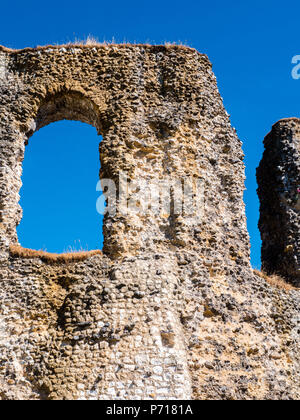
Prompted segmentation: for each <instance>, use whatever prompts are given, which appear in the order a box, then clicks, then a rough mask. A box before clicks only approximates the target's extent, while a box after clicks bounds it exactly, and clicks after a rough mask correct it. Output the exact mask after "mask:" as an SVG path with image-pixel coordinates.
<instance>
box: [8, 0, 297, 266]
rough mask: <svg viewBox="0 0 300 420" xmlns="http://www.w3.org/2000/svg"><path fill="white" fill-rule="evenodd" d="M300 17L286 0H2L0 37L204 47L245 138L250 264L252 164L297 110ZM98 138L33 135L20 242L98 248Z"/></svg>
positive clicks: (59, 129) (82, 131)
mask: <svg viewBox="0 0 300 420" xmlns="http://www.w3.org/2000/svg"><path fill="white" fill-rule="evenodd" d="M299 15H300V3H299V1H289V0H286V1H284V2H281V1H280V2H279V1H276V0H272V1H270V0H267V1H263V0H261V1H258V0H252V1H244V0H243V1H242V0H241V1H230V0H228V1H226V2H225V1H223V0H222V1H214V0H211V1H201V0H200V1H196V0H194V1H191V0H185V1H178V0H172V1H170V0H167V1H163V0H160V1H157V0H152V1H151V2H149V1H142V0H139V1H130V0H128V1H126V2H125V1H119V0H114V1H113V2H109V1H107V0H106V1H102V0H97V1H93V0H90V1H89V2H87V3H83V2H82V1H81V2H76V1H62V0H61V1H56V0H54V1H52V2H49V3H47V2H41V1H39V2H37V1H30V0H29V1H26V2H23V1H22V2H21V1H14V2H2V3H1V18H2V19H1V26H0V43H1V44H3V45H5V46H7V47H12V48H23V47H27V46H36V45H44V44H51V43H64V42H68V41H72V40H74V39H75V38H84V37H86V36H88V35H89V34H91V35H94V36H95V37H97V38H98V39H99V40H100V41H103V40H112V39H115V41H116V42H122V41H124V40H125V41H128V42H139V43H143V42H150V43H158V44H159V43H164V42H165V41H169V42H183V43H185V44H188V45H190V46H192V47H195V48H197V49H198V50H199V51H200V52H202V53H206V54H207V55H208V56H209V58H210V60H211V61H212V63H213V69H214V72H215V74H216V76H217V79H218V85H219V89H220V91H221V94H222V96H223V98H224V103H225V107H226V109H227V111H228V112H229V113H230V114H231V121H232V124H233V125H234V127H235V128H236V129H237V132H238V135H239V137H240V138H241V140H242V141H243V144H244V145H243V149H244V152H245V155H246V159H245V162H246V175H247V181H246V187H247V191H246V193H245V201H246V206H247V217H248V228H249V232H250V235H251V243H252V263H253V265H254V266H256V267H257V266H259V265H260V238H259V233H258V229H257V221H258V200H257V196H256V181H255V169H256V167H257V165H258V163H259V160H260V158H261V156H262V150H263V149H262V141H263V138H264V136H265V135H266V134H267V132H268V131H269V130H270V128H271V125H272V124H273V123H274V122H276V121H277V120H278V119H280V118H283V117H289V116H299V94H300V80H298V81H296V80H293V79H292V77H291V69H292V64H291V59H292V57H293V56H294V55H296V54H300V43H299ZM98 141H99V138H97V135H96V130H95V129H93V128H92V127H89V126H87V125H84V124H81V123H75V122H74V123H73V122H60V123H56V124H52V125H50V126H48V127H45V128H43V129H42V130H41V131H40V132H38V133H36V134H35V135H34V136H33V137H32V138H31V143H30V145H29V146H28V150H27V153H26V160H25V163H24V177H23V180H24V187H23V189H22V206H23V208H24V219H23V221H22V224H21V226H20V228H19V236H20V240H21V243H22V244H23V245H24V246H29V247H33V248H41V247H45V248H47V249H48V250H49V251H63V250H64V249H66V248H67V247H68V246H76V244H75V241H77V240H79V239H80V240H81V244H82V246H83V247H86V245H87V246H88V247H89V248H94V247H98V244H99V238H100V235H99V228H98V224H99V216H98V215H97V213H96V209H95V201H96V197H97V194H96V192H95V185H96V182H97V176H98V170H99V167H98V166H99V163H98ZM87 145H89V148H87ZM53 168H55V171H53ZM78 168H80V170H78ZM87 183H89V187H88V189H87V185H88V184H87ZM83 186H84V188H83ZM83 190H84V191H83ZM44 221H47V226H46V227H45V224H44Z"/></svg>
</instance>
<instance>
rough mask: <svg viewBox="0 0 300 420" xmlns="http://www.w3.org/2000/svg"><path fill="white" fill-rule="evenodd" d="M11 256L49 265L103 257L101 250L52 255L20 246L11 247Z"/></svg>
mask: <svg viewBox="0 0 300 420" xmlns="http://www.w3.org/2000/svg"><path fill="white" fill-rule="evenodd" d="M9 250H10V254H11V256H13V257H21V258H40V259H41V260H42V261H45V262H49V263H70V262H77V261H84V260H86V259H87V258H89V257H92V256H93V255H102V252H101V251H100V250H99V249H95V250H93V251H78V252H75V251H72V252H68V253H65V254H52V253H51V252H46V251H36V250H34V249H29V248H23V247H22V246H20V245H11V246H10V248H9Z"/></svg>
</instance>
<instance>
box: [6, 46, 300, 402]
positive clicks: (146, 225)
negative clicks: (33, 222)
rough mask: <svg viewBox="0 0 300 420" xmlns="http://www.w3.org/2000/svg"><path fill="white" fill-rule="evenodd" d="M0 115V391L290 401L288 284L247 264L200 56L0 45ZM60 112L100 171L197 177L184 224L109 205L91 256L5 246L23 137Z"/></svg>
mask: <svg viewBox="0 0 300 420" xmlns="http://www.w3.org/2000/svg"><path fill="white" fill-rule="evenodd" d="M0 115H1V119H0V158H1V166H0V169H1V175H0V241H1V242H0V251H1V253H0V257H1V258H0V276H1V277H0V278H1V280H0V281H1V288H0V299H1V300H0V302H1V309H0V398H2V399H36V400H38V399H107V398H108V399H118V398H127V399H133V398H137V399H138V398H143V399H157V398H163V399H169V398H171V399H172V398H178V399H188V398H198V399H208V398H212V399H217V398H221V399H256V398H277V399H284V398H299V396H300V394H299V294H298V291H297V290H291V291H284V290H278V289H276V288H273V287H272V286H270V285H269V284H268V283H267V282H266V281H265V280H264V279H263V278H261V277H258V276H256V275H255V274H254V273H253V272H252V269H251V267H250V263H249V238H248V234H247V230H246V219H245V212H244V203H243V189H244V166H243V153H242V150H241V143H240V141H239V140H238V138H237V136H236V133H235V131H234V130H233V129H232V128H231V125H230V121H229V117H228V114H227V113H226V112H225V110H224V107H223V104H222V99H221V97H220V95H219V92H218V89H217V85H216V80H215V77H214V74H213V73H212V70H211V64H210V62H209V61H208V59H207V57H206V56H204V55H202V54H199V53H198V52H197V51H195V50H193V49H189V48H185V47H176V46H171V47H161V46H147V45H109V46H94V47H93V46H89V47H79V46H68V47H45V48H39V49H25V50H21V51H11V50H7V49H5V48H3V47H2V48H1V49H0ZM61 119H72V120H80V121H83V122H86V123H89V124H92V125H94V126H95V127H96V128H97V130H98V132H99V133H100V134H101V135H102V136H103V141H102V142H101V147H100V160H101V174H100V176H101V178H109V179H113V180H116V181H117V180H118V178H119V173H120V171H122V172H124V173H126V174H127V177H128V179H129V180H130V181H131V182H134V181H141V180H143V181H145V182H146V183H149V182H150V181H157V182H158V181H160V180H162V179H163V180H164V179H168V177H170V176H171V177H173V178H175V179H177V180H181V179H183V178H184V177H186V176H188V177H192V178H194V179H195V180H200V181H201V182H202V184H203V194H204V197H203V200H201V206H202V207H201V212H202V213H203V215H202V217H201V218H200V219H199V220H198V223H197V224H193V223H190V220H189V219H188V218H187V217H184V215H183V216H178V215H176V214H174V212H172V211H173V210H172V208H171V211H170V214H161V213H155V212H149V213H147V214H143V215H142V214H140V213H135V214H130V215H128V216H127V217H124V215H123V214H122V213H121V212H120V211H117V213H116V215H115V216H113V217H112V216H109V215H107V216H106V217H105V220H104V248H103V255H89V256H87V258H86V259H84V260H82V261H66V262H53V261H48V260H47V259H45V258H42V257H37V256H34V255H32V256H31V257H30V254H29V256H27V257H25V256H24V255H22V253H21V254H20V255H16V253H13V252H12V251H11V250H12V248H11V246H12V245H14V244H16V243H18V239H17V235H16V226H17V225H18V223H19V222H20V220H21V216H22V210H21V208H20V206H19V204H18V201H19V191H20V187H21V173H22V161H23V157H24V148H25V144H27V143H28V146H26V147H29V148H30V137H31V135H32V134H34V132H35V131H37V130H39V129H41V128H42V127H43V126H45V125H47V124H49V123H52V122H55V121H58V120H61ZM83 147H84V139H83Z"/></svg>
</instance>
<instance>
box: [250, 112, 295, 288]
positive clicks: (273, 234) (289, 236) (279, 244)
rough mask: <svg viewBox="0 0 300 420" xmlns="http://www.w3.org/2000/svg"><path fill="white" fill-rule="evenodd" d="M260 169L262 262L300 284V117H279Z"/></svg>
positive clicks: (270, 271) (264, 266)
mask: <svg viewBox="0 0 300 420" xmlns="http://www.w3.org/2000/svg"><path fill="white" fill-rule="evenodd" d="M264 144H265V152H264V156H263V159H262V161H261V163H260V166H259V168H258V170H257V180H258V185H259V188H258V195H259V198H260V203H261V208H260V222H259V228H260V231H261V235H262V241H263V245H262V265H263V268H264V270H265V271H266V272H268V273H277V274H279V275H282V276H283V277H285V278H286V279H287V280H288V281H290V282H292V283H294V284H295V285H297V286H299V285H300V120H299V119H297V118H290V119H285V120H281V121H278V123H276V124H275V125H274V126H273V128H272V131H271V132H270V133H269V134H268V135H267V136H266V138H265V141H264Z"/></svg>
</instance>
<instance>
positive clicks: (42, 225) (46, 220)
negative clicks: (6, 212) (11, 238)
mask: <svg viewBox="0 0 300 420" xmlns="http://www.w3.org/2000/svg"><path fill="white" fill-rule="evenodd" d="M100 140H101V137H100ZM99 170H100V159H99V136H97V131H96V129H95V128H94V127H92V126H90V125H88V124H85V123H81V122H78V121H58V122H55V123H52V124H50V125H47V126H46V127H43V128H42V129H41V130H39V131H38V132H36V133H35V134H34V135H33V136H32V137H31V138H30V139H29V144H28V145H27V146H26V148H25V158H24V162H23V176H22V182H23V187H22V189H21V191H20V196H21V199H20V204H21V207H22V209H23V218H22V221H21V223H20V225H19V226H18V229H17V231H18V238H19V242H20V244H21V245H22V246H23V247H25V248H31V249H37V250H40V249H41V250H45V251H48V252H57V253H62V252H75V251H81V250H92V249H102V245H103V234H102V224H103V217H102V216H100V215H99V214H98V213H97V211H96V200H97V197H98V196H99V191H98V192H97V191H96V185H97V182H98V180H99Z"/></svg>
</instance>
